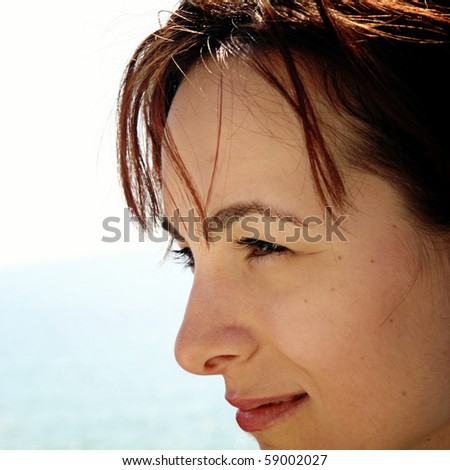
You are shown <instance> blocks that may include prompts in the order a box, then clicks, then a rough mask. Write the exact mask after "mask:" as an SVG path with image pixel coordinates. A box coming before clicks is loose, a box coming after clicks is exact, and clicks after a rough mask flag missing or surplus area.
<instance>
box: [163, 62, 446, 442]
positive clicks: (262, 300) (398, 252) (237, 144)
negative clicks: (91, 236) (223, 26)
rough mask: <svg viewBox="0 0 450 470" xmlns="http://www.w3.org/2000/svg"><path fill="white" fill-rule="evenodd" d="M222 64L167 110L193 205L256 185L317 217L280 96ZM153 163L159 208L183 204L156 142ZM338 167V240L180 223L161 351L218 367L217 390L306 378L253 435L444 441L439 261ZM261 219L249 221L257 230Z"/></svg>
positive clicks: (273, 204) (369, 180)
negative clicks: (268, 239)
mask: <svg viewBox="0 0 450 470" xmlns="http://www.w3.org/2000/svg"><path fill="white" fill-rule="evenodd" d="M231 64H232V65H231V66H230V67H229V69H227V70H225V71H224V72H222V76H221V79H219V76H220V74H221V72H219V71H218V70H216V69H214V68H211V67H210V69H209V71H208V70H207V69H206V68H205V67H203V66H202V67H198V68H197V69H195V70H194V71H193V72H191V73H190V74H189V76H188V79H186V80H185V81H184V82H183V83H182V85H181V87H180V89H179V91H178V92H177V95H176V97H175V99H174V102H173V105H172V108H171V111H170V114H169V121H168V126H169V129H170V131H171V133H172V136H173V138H174V141H175V143H176V145H177V148H178V151H179V152H180V155H181V157H182V159H183V161H184V163H185V165H186V168H187V170H188V171H189V174H190V178H191V180H192V182H193V183H194V185H195V186H196V188H197V189H198V192H199V194H200V197H201V200H202V201H203V203H205V205H206V201H207V196H208V193H209V192H210V199H209V202H208V204H207V205H206V212H207V214H208V215H211V214H214V213H215V212H217V211H219V210H221V209H223V208H224V207H228V206H231V205H235V204H245V203H248V202H251V201H258V202H259V203H260V204H261V205H262V206H264V207H267V208H269V207H270V208H276V209H279V210H282V211H283V212H284V213H285V214H289V215H291V216H293V217H296V218H298V219H304V218H305V217H308V216H311V215H313V216H317V217H320V218H322V219H323V218H324V207H323V204H322V203H321V202H320V200H319V198H318V196H317V195H316V191H315V187H314V184H313V182H312V179H311V173H310V170H309V167H308V163H307V159H306V150H305V146H304V142H303V141H302V138H301V132H300V129H299V126H298V123H297V121H296V119H295V116H294V114H293V112H292V111H291V110H290V109H289V107H288V106H287V104H286V103H285V102H284V101H283V99H282V98H281V97H280V96H279V95H278V94H277V92H276V91H274V90H273V89H272V88H271V87H270V86H269V85H267V84H266V83H265V82H264V81H263V80H262V79H261V78H260V77H258V76H257V75H256V74H255V73H253V72H252V71H251V70H249V69H248V68H247V67H246V66H244V65H242V64H240V63H239V62H232V63H231ZM211 70H212V72H211ZM310 86H312V85H310ZM319 91H320V90H314V89H311V92H312V93H313V95H315V96H319V95H320V93H319ZM219 101H221V105H222V107H221V110H222V112H221V115H220V113H218V109H219V104H218V103H219ZM318 106H319V108H320V109H321V113H322V115H323V116H324V119H325V118H326V119H327V120H328V121H329V122H331V124H332V125H334V126H335V127H336V128H338V127H339V126H341V123H340V122H339V118H337V117H334V116H333V114H332V112H331V111H330V110H329V109H328V110H327V108H326V104H325V103H324V102H323V101H322V102H320V103H318ZM219 115H220V116H221V120H220V122H219ZM219 126H220V128H221V132H220V145H219V146H217V135H218V128H219ZM217 149H218V153H217V171H216V174H215V176H214V179H213V178H212V175H213V166H214V160H215V155H216V151H217ZM163 169H164V174H163V181H164V194H163V196H164V199H165V208H166V213H167V214H169V215H170V214H172V213H173V212H174V211H175V210H176V209H177V210H179V212H180V214H181V215H182V216H186V215H187V214H188V212H189V209H191V208H192V207H193V203H192V200H191V199H192V198H191V196H190V194H189V192H188V191H187V190H186V187H185V185H184V184H183V183H182V182H181V180H180V178H179V177H178V176H177V175H176V172H175V171H174V169H173V167H172V165H171V163H170V160H169V159H167V158H166V159H165V161H164V166H163ZM345 181H346V183H347V187H348V189H349V192H350V201H351V208H349V209H348V212H347V214H346V215H347V216H348V217H347V218H346V220H345V222H344V223H343V224H342V225H341V230H342V232H343V233H344V234H345V236H346V238H347V241H341V240H339V239H338V238H337V237H333V239H332V240H330V241H326V240H322V241H321V242H318V243H312V242H308V241H306V240H304V239H299V240H297V241H294V242H287V241H286V236H287V235H289V234H292V233H293V230H294V228H293V225H292V224H287V225H286V226H285V230H278V229H277V226H276V224H273V225H274V226H273V228H272V227H271V235H272V236H273V237H274V238H275V239H276V243H277V244H278V245H280V246H282V247H284V248H283V250H284V251H282V252H277V251H273V246H272V247H270V246H265V247H264V249H261V246H262V245H260V246H259V247H255V246H253V247H251V246H250V247H249V246H240V245H239V244H238V243H237V240H239V239H240V238H241V237H245V236H248V233H246V231H245V230H244V228H243V227H242V223H241V222H237V223H235V224H234V225H233V230H232V232H233V233H232V235H233V240H234V241H231V242H230V241H227V240H226V239H225V237H222V239H221V240H220V241H218V242H215V243H212V244H210V245H209V247H208V246H207V244H206V243H205V241H204V240H200V241H194V240H191V239H190V238H189V236H188V232H187V229H186V227H181V229H180V234H181V235H182V236H183V237H184V238H185V241H184V242H180V247H181V248H184V249H185V250H184V254H185V255H186V254H187V256H188V257H192V259H193V261H194V262H195V267H194V268H193V271H194V281H193V287H192V292H191V294H190V298H189V302H188V305H187V308H186V313H185V317H184V321H183V324H182V326H181V328H180V331H179V335H178V338H177V342H176V350H175V352H176V358H177V360H178V362H179V363H180V365H181V366H182V367H183V368H185V369H186V370H188V371H190V372H192V373H194V374H205V375H207V374H221V375H223V377H224V380H225V385H226V394H227V396H228V397H234V398H236V397H237V398H261V397H273V396H281V395H286V394H288V395H289V394H295V393H299V392H302V391H305V392H307V393H308V398H307V399H306V400H305V401H304V402H303V403H302V404H301V406H299V407H298V409H297V410H296V412H295V413H294V414H293V415H292V416H290V417H289V418H288V419H286V420H284V421H283V422H281V423H277V424H276V425H274V426H272V427H270V428H269V429H267V430H265V431H262V432H255V433H254V435H255V438H256V439H257V441H258V443H259V445H260V447H261V448H263V449H412V448H420V449H424V448H434V449H449V448H450V360H449V359H450V358H449V351H450V315H449V313H450V299H449V294H448V287H447V286H448V281H449V278H450V276H449V269H448V265H447V264H445V263H443V262H442V261H441V260H439V259H438V257H437V254H435V250H433V245H432V244H431V242H430V241H429V240H428V239H426V238H425V237H423V236H422V235H420V234H419V232H418V231H417V230H416V227H415V225H414V223H413V222H412V220H413V219H412V218H410V217H408V214H407V213H405V210H404V204H403V201H402V199H401V197H400V195H399V194H398V193H397V192H396V190H395V189H394V188H393V187H392V186H391V185H389V184H388V183H387V182H385V181H383V180H381V179H379V178H377V177H376V176H370V175H363V174H360V173H355V172H351V171H350V170H348V171H346V172H345ZM335 215H336V216H337V215H338V214H335ZM260 219H261V216H260V215H259V216H258V218H257V220H256V221H254V222H253V225H252V227H254V228H255V229H258V230H259V231H260V232H261V236H260V239H261V240H264V236H263V235H264V227H263V223H262V221H261V220H260ZM310 229H311V233H313V234H316V235H317V234H319V235H325V233H326V231H325V228H324V226H323V225H322V226H318V225H317V226H314V227H310ZM191 238H192V237H191Z"/></svg>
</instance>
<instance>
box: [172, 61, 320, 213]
mask: <svg viewBox="0 0 450 470" xmlns="http://www.w3.org/2000/svg"><path fill="white" fill-rule="evenodd" d="M167 126H168V129H169V132H170V134H171V137H172V140H173V142H174V144H175V146H176V149H177V152H178V154H179V156H180V158H181V160H182V161H183V163H184V165H185V166H186V168H187V171H188V173H189V179H190V181H191V182H192V183H193V185H194V186H195V187H196V188H197V190H198V192H199V194H200V197H201V199H202V200H203V202H205V201H206V197H207V194H208V192H209V191H210V190H211V195H212V198H211V206H217V207H211V208H214V209H217V208H219V209H220V206H221V205H223V204H224V203H225V202H227V203H235V202H240V199H242V198H248V197H250V195H251V194H253V199H255V198H258V199H261V198H262V196H264V195H266V196H268V197H269V198H270V200H271V202H272V203H273V204H275V203H276V201H275V200H274V199H277V197H278V196H279V194H278V193H279V192H280V189H281V188H283V189H284V191H288V192H289V191H292V194H297V195H299V188H302V199H303V200H304V201H305V199H311V198H314V196H315V193H314V191H312V186H311V184H309V183H310V180H311V175H310V169H309V166H308V163H307V162H308V160H307V156H306V149H305V145H304V139H303V132H302V128H301V125H300V123H299V121H298V118H297V116H296V115H295V113H294V112H293V110H292V109H291V107H290V106H289V105H288V103H287V101H286V100H285V99H284V98H283V97H282V96H281V94H280V93H279V92H278V91H277V90H276V89H275V88H274V87H273V86H271V85H270V84H268V83H267V82H266V81H265V80H264V79H263V78H262V77H261V76H260V75H258V74H257V73H256V72H255V71H253V70H251V69H250V68H249V67H248V66H247V65H245V64H243V63H241V62H239V61H237V60H235V61H232V62H231V63H230V65H229V67H228V68H221V69H219V68H218V67H217V66H215V65H210V64H208V65H207V66H205V65H204V64H202V65H200V66H198V67H196V68H194V69H193V70H192V71H191V72H190V73H189V75H188V76H187V77H186V78H185V80H184V81H183V82H182V84H181V86H180V88H179V90H178V92H177V94H176V96H175V98H174V101H173V104H172V107H171V110H170V113H169V116H168V122H167ZM163 181H164V186H165V187H166V189H167V188H168V189H169V191H170V194H171V195H172V196H173V198H174V200H175V201H176V203H177V205H178V203H179V202H180V199H184V200H187V199H189V194H188V191H186V185H185V184H183V181H181V180H180V178H179V177H178V176H177V175H176V171H175V170H174V165H173V163H172V162H171V159H170V158H168V157H167V154H166V156H165V158H163ZM307 183H308V184H307ZM305 192H306V193H308V194H305ZM259 196H261V197H259ZM233 198H234V199H235V201H233V200H232V199H233ZM224 199H226V201H224Z"/></svg>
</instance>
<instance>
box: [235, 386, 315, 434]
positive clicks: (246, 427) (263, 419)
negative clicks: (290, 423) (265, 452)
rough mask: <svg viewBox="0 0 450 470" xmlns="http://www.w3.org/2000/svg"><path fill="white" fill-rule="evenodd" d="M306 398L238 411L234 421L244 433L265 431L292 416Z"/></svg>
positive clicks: (304, 396)
mask: <svg viewBox="0 0 450 470" xmlns="http://www.w3.org/2000/svg"><path fill="white" fill-rule="evenodd" d="M307 396H308V395H303V396H302V397H301V398H299V399H298V400H294V401H286V402H283V403H280V404H278V405H267V406H259V407H258V408H254V409H252V410H248V411H242V410H238V411H237V413H236V421H237V423H238V424H239V426H240V427H241V429H242V430H243V431H245V432H258V431H265V430H266V429H269V428H271V427H272V426H274V425H275V424H278V423H281V422H283V421H285V420H286V419H288V418H289V417H290V416H292V415H293V414H294V413H295V412H296V411H297V408H298V407H299V406H301V404H302V403H303V402H304V401H305V399H306V397H307Z"/></svg>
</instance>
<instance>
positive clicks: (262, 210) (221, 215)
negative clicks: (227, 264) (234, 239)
mask: <svg viewBox="0 0 450 470" xmlns="http://www.w3.org/2000/svg"><path fill="white" fill-rule="evenodd" d="M255 214H257V215H260V216H261V217H264V216H265V217H275V218H277V219H283V220H284V221H286V222H289V223H291V224H293V225H294V226H296V227H303V226H304V223H303V221H302V219H300V218H299V217H296V216H293V215H291V214H286V213H285V212H283V211H282V210H279V209H277V208H274V207H271V206H269V205H265V204H262V203H261V202H258V201H251V202H248V203H238V204H233V205H230V206H227V207H224V208H223V209H220V210H218V211H217V212H215V213H213V214H212V215H210V216H208V217H207V219H214V220H219V221H221V222H222V223H223V224H226V223H227V221H229V220H236V221H237V220H240V219H242V218H243V217H245V216H248V215H255ZM161 227H162V229H163V230H165V231H166V232H169V233H170V234H171V235H172V236H173V237H174V239H175V240H176V241H178V242H181V243H184V242H185V241H186V239H185V238H184V237H183V236H182V235H181V234H180V232H179V231H178V230H177V228H176V227H175V226H174V225H173V224H172V223H171V222H170V221H169V217H163V219H162V222H161Z"/></svg>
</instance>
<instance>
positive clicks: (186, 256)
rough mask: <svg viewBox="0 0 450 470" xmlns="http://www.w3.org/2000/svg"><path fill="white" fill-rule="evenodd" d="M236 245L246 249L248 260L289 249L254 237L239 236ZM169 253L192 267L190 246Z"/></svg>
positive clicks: (187, 266) (280, 253)
mask: <svg viewBox="0 0 450 470" xmlns="http://www.w3.org/2000/svg"><path fill="white" fill-rule="evenodd" d="M235 243H236V244H237V246H238V248H243V249H244V250H246V251H247V252H248V253H247V255H246V258H247V259H248V260H252V259H256V258H263V257H264V256H268V255H277V256H279V255H283V254H286V253H289V251H290V250H289V249H288V248H286V247H284V246H282V245H278V244H277V243H271V242H267V241H265V240H257V239H255V238H241V239H240V240H236V242H235ZM255 247H256V249H258V250H260V251H261V250H268V251H265V252H264V251H262V252H260V253H255V252H252V250H254V249H255ZM169 252H170V254H171V255H172V258H173V259H174V260H175V261H179V262H181V263H182V264H183V266H184V267H185V268H190V269H192V268H193V267H194V264H195V263H194V257H193V256H192V251H191V249H190V248H188V247H185V248H182V249H181V250H173V249H171V250H169Z"/></svg>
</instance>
